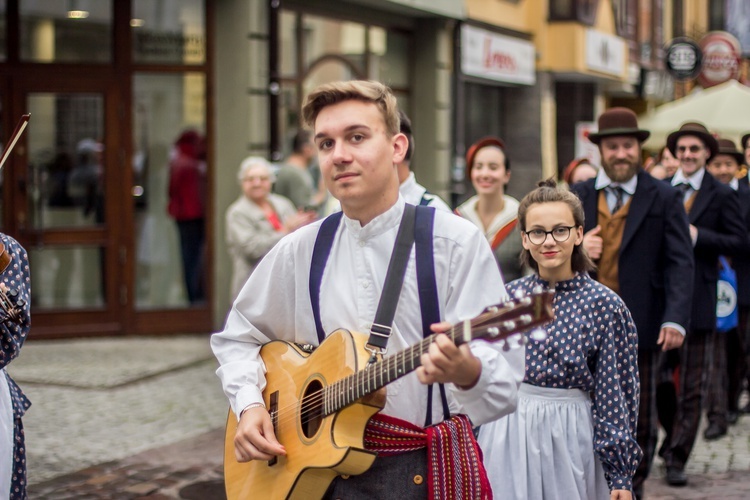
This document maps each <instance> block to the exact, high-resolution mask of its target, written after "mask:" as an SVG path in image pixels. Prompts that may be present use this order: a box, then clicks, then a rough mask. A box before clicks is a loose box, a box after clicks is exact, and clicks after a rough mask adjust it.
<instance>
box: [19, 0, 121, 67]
mask: <svg viewBox="0 0 750 500" xmlns="http://www.w3.org/2000/svg"><path fill="white" fill-rule="evenodd" d="M18 8H19V15H20V21H21V22H20V34H21V59H22V60H24V61H31V62H39V63H57V62H62V63H109V62H111V61H112V2H106V1H93V0H71V1H69V2H60V1H57V0H40V1H36V2H19V5H18Z"/></svg>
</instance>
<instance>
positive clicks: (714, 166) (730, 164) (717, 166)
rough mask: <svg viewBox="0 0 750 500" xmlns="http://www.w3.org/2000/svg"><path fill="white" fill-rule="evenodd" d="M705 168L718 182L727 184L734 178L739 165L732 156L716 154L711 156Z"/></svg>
mask: <svg viewBox="0 0 750 500" xmlns="http://www.w3.org/2000/svg"><path fill="white" fill-rule="evenodd" d="M706 169H707V170H708V173H710V174H711V175H713V176H714V177H716V179H717V180H718V181H719V182H721V183H723V184H729V183H730V182H731V181H732V179H734V178H736V176H737V172H739V171H740V165H739V163H737V160H735V159H734V156H732V155H722V154H718V155H716V156H714V157H713V158H711V161H710V162H709V163H708V165H707V166H706Z"/></svg>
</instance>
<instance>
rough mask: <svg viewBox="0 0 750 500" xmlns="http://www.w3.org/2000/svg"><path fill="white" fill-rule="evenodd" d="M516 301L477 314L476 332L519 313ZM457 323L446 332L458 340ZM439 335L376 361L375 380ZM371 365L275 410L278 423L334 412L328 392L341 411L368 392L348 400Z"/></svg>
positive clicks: (473, 330)
mask: <svg viewBox="0 0 750 500" xmlns="http://www.w3.org/2000/svg"><path fill="white" fill-rule="evenodd" d="M515 302H516V301H515V300H511V301H509V302H507V303H504V304H502V305H498V306H494V310H488V311H487V312H485V313H483V314H480V315H479V316H477V317H476V318H474V319H473V320H471V321H470V327H471V329H472V332H474V333H476V332H477V331H481V330H485V331H486V330H488V329H489V327H490V325H491V324H493V323H496V321H497V319H498V317H501V316H508V314H509V313H516V314H517V313H518V311H514V310H513V309H514V307H515V306H516V305H517V304H515ZM504 319H506V320H507V319H508V318H507V317H506V318H504ZM480 325H481V326H482V327H483V328H481V329H480V328H479V327H480ZM457 326H459V325H451V327H450V329H449V330H448V331H446V332H445V333H446V334H447V335H449V336H450V337H451V339H452V340H453V341H454V342H455V341H456V339H457V330H456V327H457ZM435 336H436V334H433V335H430V336H429V337H426V338H425V339H424V340H423V341H422V342H420V343H418V344H415V345H414V346H412V347H410V348H408V349H406V350H404V351H402V352H400V353H397V354H395V355H393V356H390V357H388V358H385V359H383V360H381V361H379V362H378V363H376V365H374V366H376V367H377V370H378V372H375V368H372V369H371V370H369V371H370V372H374V373H372V375H373V380H372V381H373V382H374V383H376V379H377V375H378V373H380V372H382V371H383V369H387V368H389V366H388V365H389V363H390V362H391V360H393V361H394V362H398V357H399V355H401V356H402V357H404V358H405V356H406V353H411V355H412V360H413V359H414V354H416V353H415V352H414V351H415V350H416V348H417V347H419V349H420V350H419V354H420V356H421V355H422V354H423V353H424V348H429V345H430V344H432V342H433V341H434V338H435ZM420 364H421V363H420ZM371 366H372V365H369V364H368V365H367V366H366V367H365V369H364V370H361V371H359V372H356V373H354V374H352V375H349V376H347V377H345V378H344V379H341V380H338V381H336V382H334V383H333V384H331V385H329V386H326V387H322V388H321V389H320V390H318V391H316V392H313V393H311V394H308V395H307V396H304V397H303V398H302V399H301V400H298V401H295V402H293V403H291V404H288V405H287V406H285V407H282V408H280V409H278V410H276V412H275V416H276V425H279V424H282V423H283V424H286V423H287V422H288V421H290V420H296V419H297V418H298V415H299V418H300V420H301V421H304V420H305V419H306V418H307V417H309V416H310V415H311V414H312V413H313V412H318V413H320V417H322V418H324V417H326V416H328V415H329V414H330V413H332V412H330V411H329V413H327V414H325V415H323V411H322V410H321V408H323V407H324V405H325V401H324V400H325V398H326V397H328V396H332V397H331V399H332V402H334V403H341V402H344V403H345V404H343V405H341V406H340V407H339V408H337V409H336V410H334V411H338V409H341V408H343V407H344V406H346V405H348V404H351V403H353V402H354V401H356V400H357V399H360V398H361V397H363V396H364V395H366V394H363V395H360V396H358V397H357V398H355V399H354V400H352V401H348V402H347V400H348V398H350V397H351V396H350V395H348V394H347V389H346V385H347V384H350V383H353V384H361V383H362V382H363V381H365V380H368V379H369V374H367V372H368V368H370V367H371ZM380 376H381V379H382V373H380ZM357 379H364V380H357ZM368 381H369V380H368ZM381 387H382V385H381ZM331 391H338V393H334V394H327V393H330V392H331ZM368 393H369V392H368ZM334 406H337V405H336V404H334Z"/></svg>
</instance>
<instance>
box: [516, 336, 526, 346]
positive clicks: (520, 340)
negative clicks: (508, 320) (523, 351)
mask: <svg viewBox="0 0 750 500" xmlns="http://www.w3.org/2000/svg"><path fill="white" fill-rule="evenodd" d="M527 342H528V339H527V338H526V335H519V336H518V347H524V346H525V345H526V343H527Z"/></svg>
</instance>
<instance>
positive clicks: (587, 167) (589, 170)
mask: <svg viewBox="0 0 750 500" xmlns="http://www.w3.org/2000/svg"><path fill="white" fill-rule="evenodd" d="M597 171H598V169H597V168H596V167H595V166H594V165H592V164H591V160H589V159H588V158H575V159H574V160H573V161H571V162H570V163H568V166H567V167H565V170H563V181H564V182H565V183H566V184H567V185H568V186H572V185H573V184H577V183H579V182H583V181H587V180H589V179H591V178H593V177H596V173H597Z"/></svg>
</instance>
